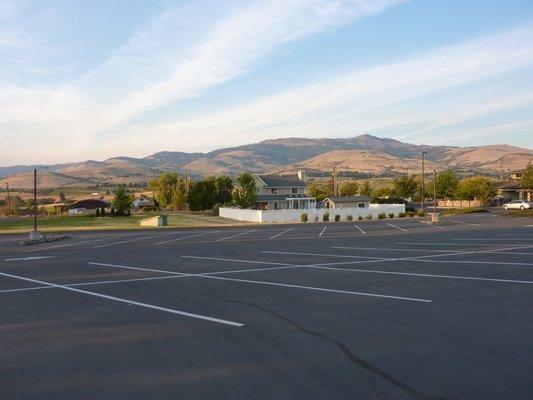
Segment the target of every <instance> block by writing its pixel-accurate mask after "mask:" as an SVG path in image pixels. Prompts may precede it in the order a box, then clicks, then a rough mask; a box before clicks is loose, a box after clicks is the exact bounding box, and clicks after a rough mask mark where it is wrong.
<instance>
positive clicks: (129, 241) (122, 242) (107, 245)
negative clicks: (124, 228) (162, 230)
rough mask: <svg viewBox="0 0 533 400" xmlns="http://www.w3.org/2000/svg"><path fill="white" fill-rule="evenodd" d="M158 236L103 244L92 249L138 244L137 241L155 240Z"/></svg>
mask: <svg viewBox="0 0 533 400" xmlns="http://www.w3.org/2000/svg"><path fill="white" fill-rule="evenodd" d="M158 236H161V235H152V236H142V237H139V238H136V239H130V240H122V241H120V242H113V243H105V244H100V245H98V246H94V247H93V249H99V248H101V247H109V246H116V245H119V244H124V243H132V242H138V241H139V240H145V239H152V238H155V237H158Z"/></svg>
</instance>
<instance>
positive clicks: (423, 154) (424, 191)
mask: <svg viewBox="0 0 533 400" xmlns="http://www.w3.org/2000/svg"><path fill="white" fill-rule="evenodd" d="M426 154H427V151H423V152H422V182H421V183H422V194H421V202H420V203H421V207H422V211H424V208H425V207H424V202H425V197H426V190H425V187H424V186H425V182H424V156H425V155H426Z"/></svg>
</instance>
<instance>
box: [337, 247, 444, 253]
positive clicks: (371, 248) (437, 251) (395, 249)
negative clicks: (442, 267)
mask: <svg viewBox="0 0 533 400" xmlns="http://www.w3.org/2000/svg"><path fill="white" fill-rule="evenodd" d="M331 248H332V249H345V250H375V251H381V250H384V251H412V252H426V253H427V252H432V253H448V254H449V253H450V252H452V251H453V250H435V249H404V248H394V247H353V246H332V247H331Z"/></svg>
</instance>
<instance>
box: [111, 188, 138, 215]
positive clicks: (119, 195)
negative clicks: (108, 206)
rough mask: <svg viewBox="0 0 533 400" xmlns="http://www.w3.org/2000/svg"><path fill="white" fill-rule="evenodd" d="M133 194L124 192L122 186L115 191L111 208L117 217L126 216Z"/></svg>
mask: <svg viewBox="0 0 533 400" xmlns="http://www.w3.org/2000/svg"><path fill="white" fill-rule="evenodd" d="M133 199H134V197H133V194H131V193H130V192H129V191H126V189H125V188H124V186H119V187H118V188H117V189H116V190H115V198H114V200H113V208H114V209H115V211H116V213H117V214H118V215H124V214H126V213H127V212H128V211H129V209H130V208H131V205H132V203H133Z"/></svg>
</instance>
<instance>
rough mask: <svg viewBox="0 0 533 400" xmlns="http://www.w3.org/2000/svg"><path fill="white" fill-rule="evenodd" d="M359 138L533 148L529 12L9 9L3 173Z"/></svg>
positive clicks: (276, 3)
mask: <svg viewBox="0 0 533 400" xmlns="http://www.w3.org/2000/svg"><path fill="white" fill-rule="evenodd" d="M361 134H371V135H375V136H379V137H388V138H394V139H397V140H401V141H404V142H410V143H416V144H430V145H459V146H478V145H487V144H502V143H505V144H510V145H515V146H521V147H527V148H533V1H531V0H506V1H502V0H494V1H493V0H469V1H450V0H267V1H251V0H248V1H240V0H235V1H233V0H221V1H172V0H90V1H89V0H80V1H72V0H55V1H52V0H0V166H8V165H18V164H41V163H42V164H44V163H46V164H49V163H59V162H71V161H82V160H86V159H94V160H104V159H107V158H109V157H113V156H118V155H125V156H132V157H143V156H147V155H149V154H152V153H155V152H159V151H187V152H192V151H202V152H206V151H210V150H214V149H217V148H221V147H229V146H238V145H242V144H248V143H254V142H258V141H261V140H265V139H273V138H283V137H308V138H323V137H328V138H343V137H353V136H357V135H361Z"/></svg>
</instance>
